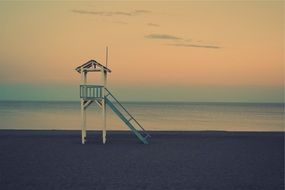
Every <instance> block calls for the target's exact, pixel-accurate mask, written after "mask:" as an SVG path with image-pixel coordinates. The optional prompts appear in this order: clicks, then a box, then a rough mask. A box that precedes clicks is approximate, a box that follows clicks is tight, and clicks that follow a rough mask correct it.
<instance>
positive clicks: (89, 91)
mask: <svg viewBox="0 0 285 190" xmlns="http://www.w3.org/2000/svg"><path fill="white" fill-rule="evenodd" d="M103 90H104V86H101V85H80V98H83V99H85V100H90V99H92V100H94V99H103Z"/></svg>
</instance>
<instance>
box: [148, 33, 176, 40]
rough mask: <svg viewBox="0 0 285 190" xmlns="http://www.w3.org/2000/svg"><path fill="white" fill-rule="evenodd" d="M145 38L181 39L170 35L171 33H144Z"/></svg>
mask: <svg viewBox="0 0 285 190" xmlns="http://www.w3.org/2000/svg"><path fill="white" fill-rule="evenodd" d="M145 38H148V39H163V40H180V39H181V38H179V37H177V36H172V35H168V34H149V35H146V36H145Z"/></svg>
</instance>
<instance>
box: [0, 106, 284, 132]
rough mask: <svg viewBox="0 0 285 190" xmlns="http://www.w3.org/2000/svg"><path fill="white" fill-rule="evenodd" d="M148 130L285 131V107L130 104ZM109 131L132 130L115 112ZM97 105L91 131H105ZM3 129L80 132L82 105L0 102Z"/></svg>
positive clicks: (110, 115)
mask: <svg viewBox="0 0 285 190" xmlns="http://www.w3.org/2000/svg"><path fill="white" fill-rule="evenodd" d="M123 105H124V106H125V107H126V108H127V109H128V111H129V112H130V113H131V114H133V116H134V117H135V118H136V119H137V120H138V121H139V122H140V123H141V124H142V125H143V126H144V128H145V129H147V130H186V131H196V130H224V131H284V104H257V103H250V104H248V103H134V102H133V103H130V102H129V103H128V102H125V103H123ZM107 111H108V112H107V113H108V129H112V130H128V128H127V127H126V126H125V125H124V124H123V122H122V121H121V120H119V119H118V117H117V116H116V115H115V114H114V113H113V112H112V111H111V109H108V110H107ZM100 116H101V112H100V109H99V108H98V106H97V105H95V104H94V105H91V106H90V107H89V108H88V111H87V129H90V130H99V129H101V126H102V122H101V117H100ZM0 129H37V130H41V129H58V130H61V129H71V130H74V129H75V130H78V129H80V103H79V102H16V101H12V102H3V101H2V102H0Z"/></svg>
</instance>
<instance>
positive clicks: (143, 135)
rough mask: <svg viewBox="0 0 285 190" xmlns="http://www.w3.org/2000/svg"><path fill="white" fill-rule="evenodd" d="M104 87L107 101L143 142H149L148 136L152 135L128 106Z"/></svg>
mask: <svg viewBox="0 0 285 190" xmlns="http://www.w3.org/2000/svg"><path fill="white" fill-rule="evenodd" d="M104 89H105V103H106V104H107V105H108V106H109V107H110V108H111V109H112V110H113V111H114V112H115V114H116V115H117V116H118V117H119V118H120V119H121V120H122V121H123V122H124V123H125V124H126V125H127V126H128V127H129V128H130V129H131V130H132V132H133V133H134V134H135V135H136V136H137V138H138V139H139V140H140V141H141V142H142V143H144V144H148V141H147V138H149V137H150V135H149V134H148V133H147V132H146V131H145V129H144V128H143V127H142V126H141V125H140V123H139V122H138V121H137V120H136V119H135V118H134V117H133V116H132V115H131V114H130V113H129V112H128V111H127V110H126V108H125V107H124V106H123V105H122V104H121V103H120V102H119V101H118V100H117V99H116V98H115V96H114V95H113V94H112V93H111V92H110V91H109V90H108V89H107V88H104ZM97 102H98V101H97ZM98 103H99V102H98ZM100 103H101V102H100ZM100 103H99V104H100ZM101 104H102V103H101Z"/></svg>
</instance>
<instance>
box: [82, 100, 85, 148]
mask: <svg viewBox="0 0 285 190" xmlns="http://www.w3.org/2000/svg"><path fill="white" fill-rule="evenodd" d="M85 142H86V109H85V108H84V100H83V99H81V143H82V144H85Z"/></svg>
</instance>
